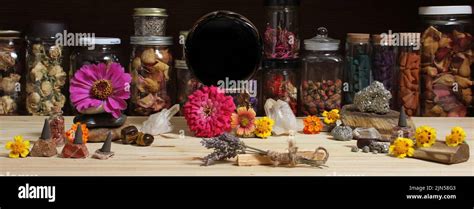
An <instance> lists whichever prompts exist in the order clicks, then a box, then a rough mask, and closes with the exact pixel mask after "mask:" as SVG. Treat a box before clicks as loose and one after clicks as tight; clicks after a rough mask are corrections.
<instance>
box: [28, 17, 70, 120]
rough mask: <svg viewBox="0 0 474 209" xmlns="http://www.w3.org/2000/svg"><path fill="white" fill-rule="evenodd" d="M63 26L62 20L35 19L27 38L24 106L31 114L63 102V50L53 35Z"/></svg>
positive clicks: (46, 112)
mask: <svg viewBox="0 0 474 209" xmlns="http://www.w3.org/2000/svg"><path fill="white" fill-rule="evenodd" d="M64 29H65V26H64V24H62V23H57V22H39V21H36V22H34V23H33V24H32V30H31V32H30V34H29V35H28V36H27V38H26V40H27V49H26V68H27V73H26V74H27V75H26V109H27V110H28V112H29V113H30V114H32V115H50V114H51V113H53V110H55V109H62V108H63V107H64V104H65V103H66V96H65V95H66V92H67V91H66V88H65V85H66V82H67V74H66V72H67V70H66V69H64V68H65V67H66V66H67V63H66V60H65V59H64V55H65V54H66V53H65V47H63V45H61V44H59V43H56V39H57V38H56V37H55V36H56V34H58V33H60V34H62V33H63V32H64Z"/></svg>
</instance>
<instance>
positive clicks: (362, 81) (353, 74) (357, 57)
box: [343, 33, 372, 104]
mask: <svg viewBox="0 0 474 209" xmlns="http://www.w3.org/2000/svg"><path fill="white" fill-rule="evenodd" d="M369 39H370V34H364V33H348V34H347V40H346V69H345V75H344V77H345V82H344V84H343V90H344V102H345V103H346V104H350V103H352V100H353V99H354V95H355V93H357V92H358V91H360V90H362V89H364V88H365V87H367V86H369V85H370V83H372V70H371V65H372V63H371V61H370V60H371V59H370V53H371V46H370V41H369Z"/></svg>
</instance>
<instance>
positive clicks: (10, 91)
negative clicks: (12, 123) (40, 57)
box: [0, 30, 23, 115]
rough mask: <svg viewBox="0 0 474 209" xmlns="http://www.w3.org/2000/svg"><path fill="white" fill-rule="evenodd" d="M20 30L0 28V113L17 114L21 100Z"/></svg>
mask: <svg viewBox="0 0 474 209" xmlns="http://www.w3.org/2000/svg"><path fill="white" fill-rule="evenodd" d="M21 45H22V41H21V39H20V32H18V31H12V30H0V115H17V114H19V111H18V109H19V108H20V102H21V94H20V91H21V83H20V78H21V75H22V74H21V73H22V66H23V65H22V64H21V62H20V57H19V56H20V50H21Z"/></svg>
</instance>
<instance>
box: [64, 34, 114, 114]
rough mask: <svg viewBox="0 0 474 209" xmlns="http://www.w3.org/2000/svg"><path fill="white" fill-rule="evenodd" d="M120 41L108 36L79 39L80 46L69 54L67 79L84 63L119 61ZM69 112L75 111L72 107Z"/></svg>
mask: <svg viewBox="0 0 474 209" xmlns="http://www.w3.org/2000/svg"><path fill="white" fill-rule="evenodd" d="M120 42H121V40H120V39H119V38H109V37H95V38H81V39H79V45H80V47H78V49H77V50H75V51H74V52H73V53H72V55H71V56H70V72H69V79H71V78H73V77H74V76H75V74H76V72H77V71H78V70H79V69H81V67H83V66H84V65H91V64H99V63H105V64H107V65H109V64H110V63H113V62H115V63H119V57H118V56H119V49H118V48H119V46H120ZM71 112H72V113H77V111H76V110H74V108H73V110H72V111H71Z"/></svg>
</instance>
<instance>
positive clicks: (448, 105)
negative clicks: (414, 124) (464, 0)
mask: <svg viewBox="0 0 474 209" xmlns="http://www.w3.org/2000/svg"><path fill="white" fill-rule="evenodd" d="M419 14H420V15H421V17H422V24H423V30H424V32H423V34H422V37H421V44H422V55H421V67H422V68H421V72H422V85H421V86H422V92H423V96H422V102H421V106H422V115H423V116H428V117H436V116H441V117H445V116H448V117H464V116H466V115H467V114H468V108H470V109H471V114H472V106H473V99H472V91H473V90H474V88H473V80H474V79H473V74H472V63H473V60H474V58H473V56H472V54H473V49H474V48H473V46H474V44H472V43H473V38H472V8H471V6H433V7H420V8H419Z"/></svg>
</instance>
